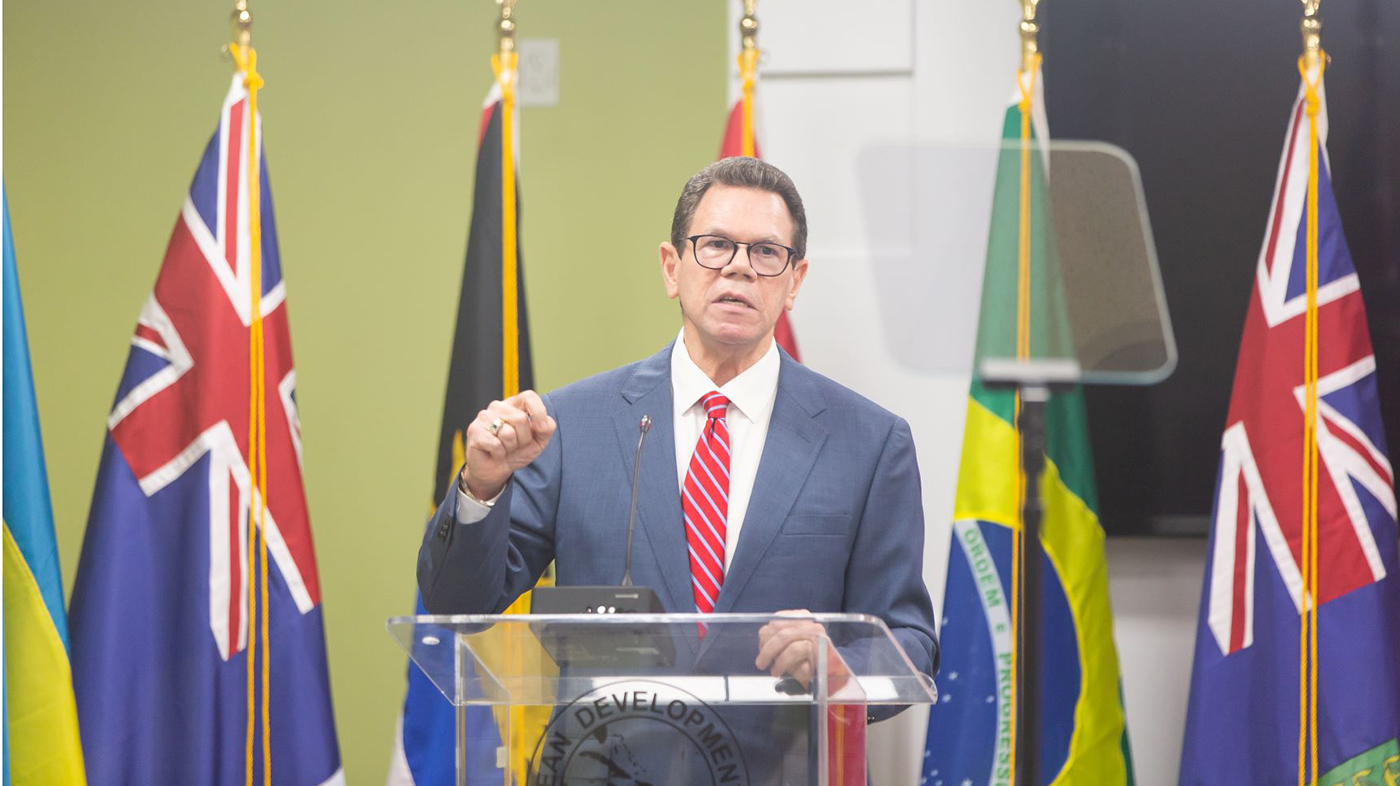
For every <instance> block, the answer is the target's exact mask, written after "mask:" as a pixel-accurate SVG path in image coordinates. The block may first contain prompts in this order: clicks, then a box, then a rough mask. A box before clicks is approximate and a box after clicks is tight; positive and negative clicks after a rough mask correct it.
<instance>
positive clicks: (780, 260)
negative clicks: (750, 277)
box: [686, 235, 797, 276]
mask: <svg viewBox="0 0 1400 786" xmlns="http://www.w3.org/2000/svg"><path fill="white" fill-rule="evenodd" d="M686 240H689V241H690V243H691V245H692V246H694V247H695V261H696V262H698V263H700V267H704V268H709V269H710V270H723V269H724V268H726V267H728V266H729V263H730V262H733V261H734V256H735V255H736V254H738V253H739V246H745V247H746V249H745V253H747V254H748V256H749V267H751V268H753V272H755V273H757V274H759V275H760V276H778V275H782V272H783V271H784V270H787V266H788V263H790V262H792V258H793V256H795V255H796V254H797V249H795V248H790V247H788V246H785V245H783V244H781V243H766V242H765V243H740V242H738V241H735V240H730V239H729V238H727V237H725V236H724V235H691V236H690V237H688V238H686Z"/></svg>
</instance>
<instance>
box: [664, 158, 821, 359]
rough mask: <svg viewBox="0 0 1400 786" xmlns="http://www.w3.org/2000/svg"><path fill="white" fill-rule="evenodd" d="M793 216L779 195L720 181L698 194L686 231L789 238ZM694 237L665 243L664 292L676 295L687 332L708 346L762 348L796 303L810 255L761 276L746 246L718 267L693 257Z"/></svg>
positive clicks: (747, 238) (752, 239) (746, 239)
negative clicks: (681, 243)
mask: <svg viewBox="0 0 1400 786" xmlns="http://www.w3.org/2000/svg"><path fill="white" fill-rule="evenodd" d="M792 233H793V225H792V216H791V215H790V214H789V213H788V209H787V204H786V203H784V202H783V198H782V197H780V196H778V195H777V194H774V193H771V192H768V191H760V190H759V189H756V188H741V187H736V186H726V185H721V184H718V183H717V184H715V185H713V186H710V188H709V190H707V191H706V192H705V195H704V196H703V197H701V198H700V204H699V205H697V206H696V208H695V217H694V218H693V219H691V222H690V231H689V232H687V233H686V234H687V235H702V234H703V235H722V236H724V237H726V238H729V239H730V240H734V241H737V242H739V243H759V242H769V243H779V244H781V245H784V246H791V245H792ZM694 245H695V244H694V243H692V242H690V241H688V240H687V241H685V244H684V246H683V247H682V248H675V247H674V246H672V245H671V244H670V243H662V244H661V275H662V277H663V278H664V279H665V281H666V295H667V296H668V297H671V298H673V299H674V298H679V299H680V303H681V315H682V317H683V318H684V320H685V326H686V333H687V334H688V335H690V334H693V335H695V336H696V337H697V338H699V339H700V340H701V341H702V342H703V343H705V344H707V345H711V346H719V347H730V348H733V349H739V350H742V349H747V348H757V347H758V346H760V345H761V344H762V343H763V342H764V341H765V340H766V339H767V338H768V337H769V336H771V335H772V334H773V326H774V325H775V324H777V322H778V316H779V315H780V314H782V312H783V309H790V308H792V305H793V302H794V301H796V299H797V290H798V289H799V288H800V287H801V286H802V279H803V278H804V277H805V276H806V275H807V260H805V259H795V260H793V262H792V264H790V265H788V267H787V269H785V270H784V271H783V272H782V273H781V274H779V275H776V276H760V275H758V274H757V273H756V272H754V269H753V267H752V266H751V265H750V263H749V256H748V254H747V253H746V252H747V250H748V246H739V248H738V253H736V254H735V255H734V258H733V259H732V260H731V261H730V262H729V264H728V265H726V266H725V267H724V268H723V269H721V270H711V269H709V268H706V267H702V266H701V265H700V264H699V263H698V262H696V261H695V248H694Z"/></svg>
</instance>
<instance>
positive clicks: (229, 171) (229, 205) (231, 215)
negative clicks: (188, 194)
mask: <svg viewBox="0 0 1400 786" xmlns="http://www.w3.org/2000/svg"><path fill="white" fill-rule="evenodd" d="M244 103H245V102H243V101H239V102H238V103H236V104H234V105H233V106H231V107H229V110H228V138H227V139H225V140H224V144H225V145H226V146H227V149H228V166H226V167H225V168H224V259H225V261H227V262H228V267H229V270H232V271H233V272H234V274H235V275H236V274H237V273H238V214H239V212H240V211H239V208H240V207H241V206H240V205H239V204H238V183H239V179H240V178H239V174H240V173H241V172H242V166H241V164H242V161H243V105H244Z"/></svg>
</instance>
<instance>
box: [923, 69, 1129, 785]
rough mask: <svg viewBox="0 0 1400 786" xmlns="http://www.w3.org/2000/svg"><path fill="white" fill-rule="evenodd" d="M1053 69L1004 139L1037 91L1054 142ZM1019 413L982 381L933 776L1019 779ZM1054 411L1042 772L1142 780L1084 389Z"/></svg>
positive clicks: (985, 301) (1006, 245)
mask: <svg viewBox="0 0 1400 786" xmlns="http://www.w3.org/2000/svg"><path fill="white" fill-rule="evenodd" d="M1039 76H1040V75H1039V69H1038V68H1037V69H1035V70H1034V75H1033V76H1030V84H1028V85H1025V86H1024V87H1023V88H1018V91H1017V96H1016V98H1015V99H1014V100H1013V103H1012V105H1011V107H1010V108H1009V109H1008V110H1007V112H1006V116H1005V126H1004V129H1003V139H1004V140H1006V141H1007V142H1008V143H1012V144H1016V143H1019V142H1020V140H1021V139H1022V132H1023V125H1022V110H1021V108H1020V104H1021V90H1022V89H1024V90H1025V91H1026V92H1027V100H1026V102H1025V103H1026V104H1027V105H1028V107H1027V111H1028V113H1029V115H1030V118H1029V122H1028V123H1027V125H1026V127H1025V128H1026V133H1027V138H1028V139H1032V140H1045V139H1048V135H1047V133H1046V125H1045V105H1044V98H1043V95H1044V93H1043V85H1042V82H1041V80H1040V78H1039ZM1025 78H1026V76H1022V79H1025ZM1034 144H1039V143H1038V142H1036V143H1034ZM1033 149H1034V148H1033ZM1021 160H1022V159H1021V156H1020V155H1019V153H1018V152H1016V151H1015V150H1014V149H1012V150H1007V151H1005V152H1003V153H1001V155H1000V156H999V162H998V167H997V173H996V188H995V191H994V196H993V202H992V218H991V232H990V236H989V240H988V246H987V264H986V272H985V276H984V281H983V289H982V305H981V317H980V324H979V327H978V339H977V340H978V345H979V351H978V356H982V355H983V354H984V353H985V351H986V349H987V348H988V347H992V346H995V347H997V348H1001V347H1010V346H1012V342H1011V341H1010V339H1008V338H1006V336H1007V333H1008V331H1009V332H1010V334H1012V335H1013V336H1014V334H1015V332H1016V328H1015V326H1016V325H1017V311H1018V297H1017V291H1018V288H1017V278H1018V273H1017V270H1018V263H1019V249H1020V244H1019V243H1020V241H1019V232H1018V226H1019V222H1020V207H1019V205H1020V196H1021V174H1022V173H1021ZM1029 170H1030V171H1029V184H1030V186H1029V187H1030V194H1029V205H1030V208H1031V217H1030V218H1031V226H1032V227H1034V228H1036V230H1037V231H1034V232H1033V233H1032V235H1031V237H1032V238H1036V237H1043V236H1046V235H1048V233H1047V232H1045V231H1044V230H1043V227H1044V222H1045V208H1046V207H1047V201H1048V200H1047V199H1046V197H1047V194H1046V193H1045V190H1044V189H1045V178H1046V176H1047V173H1046V172H1045V170H1044V168H1043V157H1042V154H1040V153H1037V154H1036V155H1034V156H1033V157H1032V158H1031V159H1030V166H1029ZM1048 176H1050V177H1053V176H1054V175H1053V173H1049V175H1048ZM1047 245H1048V244H1046V243H1031V244H1030V258H1029V259H1030V269H1031V271H1032V275H1031V278H1032V281H1039V282H1041V283H1046V282H1051V285H1053V281H1054V279H1053V277H1052V276H1049V275H1046V273H1047V272H1048V269H1049V267H1050V265H1051V262H1052V257H1053V251H1052V249H1049V248H1047ZM1032 297H1033V300H1032V303H1031V304H1030V308H1031V311H1030V313H1031V316H1032V320H1033V321H1032V324H1036V323H1042V324H1040V325H1038V329H1033V330H1032V331H1031V332H1030V340H1031V341H1032V342H1033V343H1039V342H1047V341H1052V340H1053V338H1052V337H1051V336H1049V335H1048V334H1051V333H1055V332H1056V331H1054V330H1051V329H1050V328H1051V327H1053V326H1052V325H1049V324H1045V323H1044V320H1045V319H1046V318H1047V317H1048V316H1049V312H1050V311H1053V310H1054V309H1047V308H1046V305H1047V299H1048V297H1053V294H1046V293H1039V292H1038V293H1036V294H1035V295H1033V296H1032ZM1003 354H1004V353H1003ZM1015 407H1016V403H1015V395H1014V393H1013V392H1011V391H1009V390H1004V389H999V390H991V389H988V388H986V387H984V386H983V385H982V384H981V383H980V382H978V381H975V380H974V382H973V383H972V386H971V392H970V395H969V400H968V405H967V420H966V425H965V432H964V436H963V449H962V459H961V464H960V466H959V470H958V484H957V491H956V494H955V502H954V512H953V533H952V538H951V544H950V553H949V558H948V578H947V587H946V591H945V594H944V601H943V619H942V624H941V626H940V635H939V638H940V641H941V642H942V663H941V666H940V668H939V673H938V676H937V678H936V685H937V688H938V703H936V704H935V705H934V706H933V707H932V708H931V710H930V713H929V726H928V740H927V747H926V749H925V752H924V766H923V776H924V780H923V781H922V782H923V784H924V785H925V786H959V785H962V784H977V786H984V785H988V784H996V785H1003V784H1005V785H1009V784H1010V783H1011V782H1012V780H1011V778H1012V775H1013V773H1012V766H1011V762H1012V755H1013V749H1014V745H1015V742H1014V739H1013V733H1012V732H1013V730H1012V720H1013V718H1014V705H1013V699H1012V696H1011V686H1012V679H1013V675H1014V669H1013V666H1012V662H1013V661H1012V658H1013V651H1012V644H1013V636H1012V630H1013V628H1012V614H1011V603H1012V594H1013V593H1012V588H1013V583H1012V564H1013V561H1012V541H1013V538H1012V534H1013V528H1016V527H1019V521H1020V511H1019V509H1018V506H1019V502H1018V491H1017V483H1018V477H1019V471H1018V467H1019V466H1020V461H1021V457H1020V447H1019V441H1018V436H1017V431H1016V428H1015V426H1014V420H1013V416H1014V412H1015ZM1045 421H1046V424H1045V425H1046V433H1047V442H1046V457H1045V458H1046V466H1045V473H1044V475H1043V476H1042V478H1041V480H1040V493H1041V499H1042V500H1043V504H1044V511H1045V512H1044V518H1043V521H1042V524H1041V527H1042V531H1041V544H1040V545H1041V548H1040V549H1035V552H1036V553H1035V558H1037V559H1039V560H1040V562H1041V579H1042V580H1041V585H1040V587H1039V588H1038V590H1039V592H1040V596H1041V598H1042V601H1041V603H1042V617H1041V626H1042V631H1041V634H1042V638H1041V643H1040V652H1041V663H1040V669H1041V674H1042V675H1043V676H1042V678H1041V681H1040V699H1039V705H1040V713H1041V718H1040V720H1041V725H1040V729H1039V730H1040V740H1041V750H1040V761H1039V763H1038V770H1039V773H1040V779H1041V780H1042V782H1044V783H1054V784H1093V785H1094V786H1099V785H1102V784H1122V783H1127V782H1131V765H1130V762H1129V757H1128V750H1127V737H1126V732H1125V723H1124V716H1123V707H1122V700H1121V697H1120V692H1119V671H1118V654H1117V651H1116V650H1115V648H1114V643H1113V615H1112V610H1111V608H1110V606H1109V598H1108V572H1107V566H1106V564H1105V560H1104V532H1103V528H1102V526H1101V525H1100V523H1099V518H1098V512H1097V510H1098V499H1097V492H1096V490H1095V486H1094V475H1093V462H1092V458H1091V456H1090V453H1089V440H1088V434H1087V431H1086V425H1085V413H1084V403H1083V398H1082V395H1081V393H1080V391H1078V390H1077V389H1076V390H1074V391H1072V392H1065V393H1058V392H1057V393H1056V394H1055V395H1054V396H1053V397H1052V398H1051V399H1050V401H1049V402H1048V404H1047V405H1046V411H1045Z"/></svg>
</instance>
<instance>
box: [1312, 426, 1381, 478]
mask: <svg viewBox="0 0 1400 786" xmlns="http://www.w3.org/2000/svg"><path fill="white" fill-rule="evenodd" d="M1327 419H1328V420H1333V419H1332V418H1327ZM1333 422H1334V423H1335V421H1333ZM1327 432H1328V433H1329V434H1331V435H1332V436H1333V437H1336V438H1337V439H1338V440H1339V441H1341V443H1342V444H1344V445H1346V446H1347V447H1349V448H1351V449H1352V450H1354V451H1356V454H1357V455H1358V456H1361V457H1362V458H1363V459H1365V460H1366V464H1367V466H1369V467H1370V468H1371V471H1372V472H1374V473H1376V474H1377V475H1379V476H1380V477H1382V478H1384V479H1385V481H1386V483H1387V484H1388V485H1394V483H1395V479H1394V478H1393V477H1391V475H1390V470H1388V469H1386V468H1385V467H1384V466H1382V465H1381V464H1380V463H1379V462H1377V461H1376V459H1375V457H1374V456H1372V455H1371V451H1369V450H1367V449H1366V446H1365V445H1363V444H1361V442H1360V441H1359V440H1358V439H1357V438H1356V437H1353V436H1352V435H1351V434H1348V433H1347V432H1345V431H1343V430H1342V429H1341V427H1340V426H1337V425H1334V426H1333V427H1332V428H1330V429H1328V430H1327Z"/></svg>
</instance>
